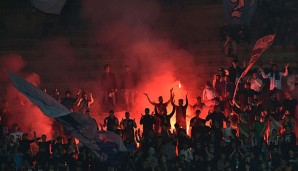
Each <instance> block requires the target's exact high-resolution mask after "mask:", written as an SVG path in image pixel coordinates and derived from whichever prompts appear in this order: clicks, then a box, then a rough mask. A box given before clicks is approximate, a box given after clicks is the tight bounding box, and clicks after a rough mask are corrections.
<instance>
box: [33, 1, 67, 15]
mask: <svg viewBox="0 0 298 171" xmlns="http://www.w3.org/2000/svg"><path fill="white" fill-rule="evenodd" d="M65 3H66V0H31V4H32V5H33V6H34V7H35V8H37V9H38V10H40V11H42V12H45V13H49V14H60V13H61V11H62V9H63V7H64V5H65Z"/></svg>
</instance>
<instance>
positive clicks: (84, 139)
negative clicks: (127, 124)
mask: <svg viewBox="0 0 298 171" xmlns="http://www.w3.org/2000/svg"><path fill="white" fill-rule="evenodd" d="M8 75H9V77H10V79H11V81H12V83H13V85H14V86H15V87H16V88H17V90H18V91H20V92H21V93H22V94H24V95H25V96H26V97H27V98H28V99H29V100H30V101H31V102H32V103H34V104H35V105H36V106H37V107H38V108H39V109H40V110H41V111H42V112H43V113H44V114H45V115H47V116H48V117H50V118H54V119H56V120H57V121H58V122H59V123H61V124H62V125H63V126H64V128H65V129H66V130H67V131H69V132H71V133H72V135H74V137H75V138H77V139H78V140H79V141H80V143H82V144H83V145H85V146H86V147H88V148H89V149H90V150H91V151H92V152H93V153H94V154H95V155H96V157H97V158H98V159H99V160H101V161H103V162H113V160H114V159H115V158H116V157H117V156H118V155H119V154H120V156H121V154H122V153H121V152H126V151H127V150H126V147H125V146H124V143H123V141H122V139H121V137H120V136H119V135H117V134H115V133H113V132H107V131H98V126H97V123H96V120H95V119H94V118H92V117H90V116H88V115H84V114H83V113H80V112H70V111H69V110H68V109H67V108H66V107H64V106H63V105H62V104H61V103H59V102H58V101H56V99H54V98H53V97H51V96H50V95H48V94H46V93H45V92H43V91H42V90H40V88H38V87H36V86H34V85H33V84H31V83H30V82H28V81H26V80H25V79H23V78H21V77H19V76H17V75H15V74H14V73H12V72H9V73H8ZM118 161H120V160H118Z"/></svg>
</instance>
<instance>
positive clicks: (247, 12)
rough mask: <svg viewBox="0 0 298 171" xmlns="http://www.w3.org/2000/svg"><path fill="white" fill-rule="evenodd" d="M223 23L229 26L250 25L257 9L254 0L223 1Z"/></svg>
mask: <svg viewBox="0 0 298 171" xmlns="http://www.w3.org/2000/svg"><path fill="white" fill-rule="evenodd" d="M223 7H224V16H225V22H226V23H227V24H230V25H239V24H240V25H250V23H251V20H252V18H253V16H254V14H255V11H256V9H257V3H256V1H255V0H223Z"/></svg>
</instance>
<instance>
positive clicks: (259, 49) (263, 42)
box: [233, 34, 275, 99]
mask: <svg viewBox="0 0 298 171" xmlns="http://www.w3.org/2000/svg"><path fill="white" fill-rule="evenodd" d="M274 38H275V34H271V35H267V36H264V37H262V38H260V39H259V40H258V41H257V42H256V44H255V46H254V48H253V50H252V53H251V57H250V60H249V62H248V65H247V67H246V68H245V70H244V71H243V72H242V74H241V75H240V78H239V79H238V81H237V83H236V88H235V91H234V96H233V99H234V98H235V96H236V93H237V90H238V84H239V82H240V80H241V78H242V77H244V76H245V75H246V74H247V73H248V71H249V70H250V69H251V67H252V66H253V65H254V64H255V63H256V61H257V60H258V59H259V58H260V56H261V54H262V53H263V52H265V50H266V49H268V47H269V46H270V45H271V44H272V43H273V41H274Z"/></svg>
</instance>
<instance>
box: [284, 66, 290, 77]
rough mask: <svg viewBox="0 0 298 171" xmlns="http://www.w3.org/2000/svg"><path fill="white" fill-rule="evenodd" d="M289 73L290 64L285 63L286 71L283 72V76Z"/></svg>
mask: <svg viewBox="0 0 298 171" xmlns="http://www.w3.org/2000/svg"><path fill="white" fill-rule="evenodd" d="M288 74H289V64H286V65H285V72H283V73H282V76H284V77H286V76H288Z"/></svg>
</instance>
